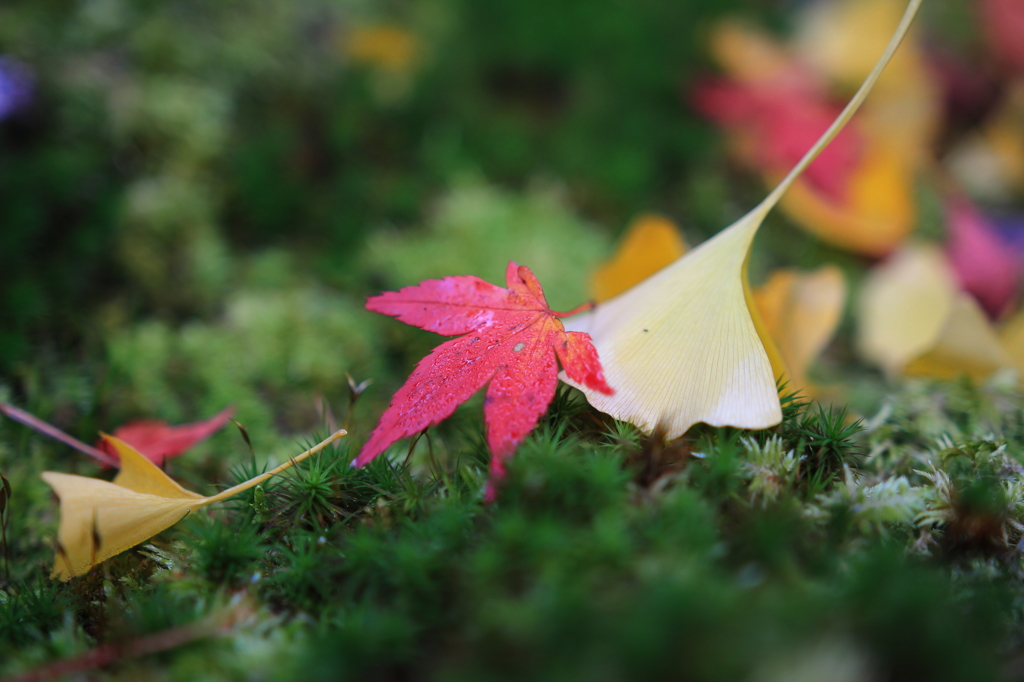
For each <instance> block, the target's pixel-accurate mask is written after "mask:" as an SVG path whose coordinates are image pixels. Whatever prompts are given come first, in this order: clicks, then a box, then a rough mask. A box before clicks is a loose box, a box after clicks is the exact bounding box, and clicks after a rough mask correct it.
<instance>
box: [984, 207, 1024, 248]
mask: <svg viewBox="0 0 1024 682" xmlns="http://www.w3.org/2000/svg"><path fill="white" fill-rule="evenodd" d="M988 219H989V222H990V223H991V224H992V226H993V227H994V228H995V230H996V232H997V233H998V234H999V236H1000V237H1002V238H1003V241H1005V242H1006V243H1007V244H1009V245H1010V246H1012V247H1013V248H1014V250H1016V251H1017V252H1018V253H1020V254H1024V213H1016V214H1014V213H1008V214H1003V215H999V214H995V215H992V214H990V215H989V216H988Z"/></svg>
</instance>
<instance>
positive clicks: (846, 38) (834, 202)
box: [696, 0, 939, 256]
mask: <svg viewBox="0 0 1024 682" xmlns="http://www.w3.org/2000/svg"><path fill="white" fill-rule="evenodd" d="M898 16H899V13H898V6H896V5H894V3H893V2H891V1H890V0H858V1H857V2H842V1H840V2H831V3H816V4H815V5H814V7H813V8H812V9H809V10H808V11H807V12H806V16H805V19H804V21H803V24H804V26H803V30H802V32H801V40H800V43H799V47H800V48H802V50H801V52H800V57H802V59H801V58H797V56H795V55H793V54H792V53H791V52H790V51H789V50H788V49H786V48H784V47H783V46H781V45H779V44H777V43H776V42H775V41H774V40H773V39H772V38H770V37H768V36H766V35H765V34H763V33H760V32H757V31H756V30H753V29H738V28H737V26H736V25H735V23H734V22H727V23H724V24H722V25H721V26H720V27H718V28H717V29H716V31H715V32H714V34H713V37H712V51H713V53H714V56H715V58H716V60H717V61H718V62H719V64H721V65H722V66H723V68H724V69H725V70H726V72H727V73H728V75H729V76H730V78H731V80H730V81H722V82H719V84H718V85H717V87H714V88H708V87H704V88H699V89H698V90H697V91H696V103H697V105H698V108H700V109H701V110H702V112H703V113H705V115H707V116H708V117H710V118H711V119H712V120H714V121H715V122H716V123H718V124H719V125H721V126H722V127H723V128H725V130H726V131H727V132H728V139H729V141H730V146H731V147H732V149H733V151H734V152H735V153H736V154H737V155H738V156H739V157H740V158H741V159H742V160H743V161H744V162H745V163H747V164H748V165H749V166H751V167H753V168H754V169H756V170H759V171H760V172H761V173H762V174H763V176H764V177H765V180H766V181H767V182H769V183H771V184H775V183H777V182H778V181H779V179H780V178H781V177H782V175H783V174H784V173H785V171H786V170H787V169H788V168H790V167H791V166H792V165H793V163H794V162H795V161H796V160H797V159H798V158H799V157H800V156H801V155H802V154H803V151H804V150H805V149H806V148H807V147H808V146H809V145H810V142H811V141H812V140H813V139H815V138H816V137H817V135H818V134H819V133H820V132H821V131H822V130H824V129H825V127H826V126H827V125H828V123H829V122H830V121H831V120H832V119H833V118H834V116H835V114H834V111H835V107H834V106H833V105H832V103H831V98H830V93H831V92H834V91H835V89H836V86H837V85H839V86H840V88H843V87H845V86H846V85H855V84H857V83H860V82H861V81H862V80H863V79H864V78H865V77H866V75H867V73H868V72H869V71H870V69H871V68H872V66H873V65H874V55H875V54H877V50H876V48H878V49H881V46H882V45H884V44H885V43H886V41H887V40H888V39H889V28H890V27H891V26H892V25H893V23H894V22H895V20H896V19H895V18H896V17H898ZM751 44H753V45H754V46H755V47H753V48H752V47H751ZM938 116H939V92H938V87H937V86H936V85H935V84H934V83H933V79H931V78H930V77H929V73H928V71H927V69H925V67H924V64H923V60H922V59H921V58H920V55H919V54H918V50H917V49H916V48H915V46H914V45H913V44H912V43H911V44H908V45H905V46H904V47H903V48H902V49H901V50H900V52H899V53H898V54H897V55H896V56H895V57H894V58H893V63H892V64H890V65H889V67H888V68H887V69H886V73H885V74H884V75H883V76H881V77H880V78H879V79H878V85H877V88H876V92H875V94H874V95H873V96H872V99H871V102H870V103H869V104H868V105H866V106H865V107H864V111H863V113H862V114H861V116H860V117H859V118H858V121H857V123H856V124H855V125H854V126H851V127H850V129H849V130H847V131H845V132H844V133H843V134H842V135H840V136H838V137H837V139H836V140H835V141H834V142H833V143H832V144H831V145H830V147H829V149H828V150H826V151H825V152H823V153H822V155H821V157H820V158H818V159H817V160H815V162H814V163H813V164H811V165H810V166H809V167H808V168H807V172H806V173H805V174H804V176H803V177H801V178H799V179H797V180H796V181H794V182H793V187H792V189H791V190H790V191H789V192H788V193H787V194H786V196H785V197H783V198H782V201H781V202H780V204H779V205H780V208H781V209H782V211H783V212H784V213H785V214H786V215H787V216H788V217H789V218H790V219H792V220H793V221H794V222H795V223H796V224H797V225H799V226H800V227H801V228H803V229H805V230H806V231H808V232H810V233H811V234H814V235H815V236H817V237H819V238H820V239H822V240H823V241H826V242H828V243H830V244H833V245H835V246H838V247H840V248H843V249H845V250H848V251H852V252H855V253H860V254H864V255H869V256H883V255H885V254H887V253H889V252H891V251H892V250H893V249H895V248H897V247H898V246H899V245H900V244H901V243H902V242H903V241H904V240H905V239H906V237H907V235H908V234H910V232H911V231H912V230H913V227H914V223H915V219H916V213H917V207H916V201H915V197H914V178H915V175H916V173H917V171H918V169H919V168H920V167H921V166H922V165H923V164H925V163H927V162H930V161H931V156H930V151H929V150H930V148H931V141H932V139H933V138H934V136H935V131H936V129H937V125H938Z"/></svg>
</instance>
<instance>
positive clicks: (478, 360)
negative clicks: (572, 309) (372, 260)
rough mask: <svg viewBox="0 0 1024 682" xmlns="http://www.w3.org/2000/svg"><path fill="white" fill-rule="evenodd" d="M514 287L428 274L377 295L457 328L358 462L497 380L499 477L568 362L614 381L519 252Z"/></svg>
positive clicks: (489, 421) (404, 317)
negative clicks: (551, 304)
mask: <svg viewBox="0 0 1024 682" xmlns="http://www.w3.org/2000/svg"><path fill="white" fill-rule="evenodd" d="M506 281H507V286H508V288H507V289H503V288H501V287H499V286H497V285H494V284H490V283H488V282H485V281H483V280H482V279H480V278H478V277H473V276H461V277H445V278H444V279H440V280H426V281H424V282H420V283H419V284H417V285H416V286H411V287H405V288H404V289H401V290H400V291H397V292H396V291H389V292H385V293H383V294H381V295H379V296H372V297H370V298H369V299H368V300H367V302H366V308H367V309H368V310H372V311H374V312H378V313H382V314H384V315H391V316H393V317H397V318H398V319H399V320H401V321H402V322H405V323H406V324H410V325H413V326H415V327H420V328H421V329H426V330H427V331H432V332H435V333H437V334H442V335H444V336H456V335H459V334H463V335H464V336H460V337H459V338H457V339H452V340H451V341H446V342H444V343H442V344H441V345H440V346H438V347H437V348H435V349H434V350H433V351H431V353H430V355H428V356H426V357H425V358H423V359H422V360H420V361H419V363H418V364H417V365H416V369H415V370H414V371H413V373H412V374H411V375H410V376H409V379H408V380H407V381H406V382H405V385H404V386H402V388H400V389H399V390H398V392H397V393H395V395H394V397H392V399H391V405H390V406H389V407H388V409H387V410H386V411H385V412H384V414H383V415H382V416H381V418H380V422H379V423H378V424H377V427H376V428H375V429H374V430H373V433H371V434H370V438H369V440H367V442H366V443H365V444H364V445H363V448H362V450H361V451H360V452H359V456H358V457H357V458H356V459H355V462H354V464H355V465H356V466H362V465H363V464H366V463H367V462H369V461H370V460H372V459H373V458H374V457H376V456H377V455H379V454H380V453H382V452H384V450H385V449H387V448H388V446H390V445H391V444H392V443H394V442H395V441H397V440H398V439H400V438H405V437H408V436H411V435H413V434H416V433H419V432H420V431H423V430H424V429H426V428H427V427H429V426H433V425H435V424H437V423H439V422H440V421H442V420H443V419H445V418H447V417H448V416H449V415H451V413H452V412H454V411H455V408H456V407H458V406H459V405H461V404H462V403H463V402H465V401H466V400H467V399H468V398H469V397H470V396H471V395H473V394H474V393H475V392H476V391H478V390H479V389H480V388H482V387H483V386H485V385H488V384H489V386H488V389H487V395H486V397H485V399H484V422H485V423H486V426H487V444H488V445H489V446H490V449H491V486H490V487H489V493H488V494H489V496H490V497H493V495H494V487H493V484H494V483H495V482H496V481H497V480H499V479H500V478H501V477H502V476H503V475H504V472H505V467H504V461H505V459H507V458H508V457H509V456H511V455H512V453H513V452H515V449H516V447H517V446H518V445H519V443H521V442H522V440H523V439H524V438H525V437H526V435H527V434H528V433H529V432H530V431H531V430H532V429H533V427H534V426H536V424H537V420H538V419H539V418H540V417H541V415H543V414H544V412H545V411H546V410H547V408H548V405H549V404H550V403H551V399H552V398H553V397H554V394H555V388H556V386H557V384H558V368H557V363H556V356H557V362H560V363H561V365H562V368H563V370H564V371H565V372H566V374H567V375H568V376H570V377H572V378H573V379H574V380H575V381H577V382H579V384H580V385H583V386H587V387H588V388H590V389H591V390H593V391H596V392H598V393H601V394H610V393H612V392H613V391H612V389H611V388H609V386H608V384H607V383H605V380H604V376H603V375H602V372H601V363H600V362H599V361H598V358H597V352H596V351H595V350H594V347H593V345H591V342H590V337H588V336H587V335H586V334H580V333H576V332H566V331H565V329H564V328H563V326H562V323H561V322H560V321H559V319H558V318H559V317H564V316H565V315H566V314H568V313H565V314H563V313H556V312H553V311H552V310H551V309H550V308H549V307H548V304H547V300H546V299H545V298H544V291H543V290H542V289H541V286H540V283H539V282H538V281H537V279H536V277H534V276H533V273H532V272H530V269H529V268H527V267H521V266H519V265H516V264H515V263H514V262H510V263H509V264H508V269H507V271H506Z"/></svg>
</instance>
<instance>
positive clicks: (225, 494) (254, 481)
mask: <svg viewBox="0 0 1024 682" xmlns="http://www.w3.org/2000/svg"><path fill="white" fill-rule="evenodd" d="M347 433H348V431H345V430H344V429H339V430H338V431H335V432H334V433H332V434H331V435H330V436H328V437H327V438H326V439H324V440H323V441H321V442H320V443H317V444H316V445H314V446H313V447H311V448H310V449H308V450H306V451H305V452H303V453H302V454H299V455H296V456H295V457H292V458H290V459H289V460H288V461H287V462H285V463H284V464H282V465H280V466H278V467H275V468H273V469H271V470H270V471H268V472H266V473H264V474H260V475H259V476H256V477H255V478H250V479H249V480H248V481H245V482H244V483H239V484H238V485H236V486H233V487H231V488H228V489H227V490H223V491H221V492H220V493H218V494H216V495H214V496H213V497H210V498H207V499H206V501H205V503H204V504H213V503H214V502H220V501H221V500H226V499H227V498H229V497H232V496H233V495H237V494H238V493H240V492H242V491H243V490H248V489H249V488H253V487H255V486H257V485H259V484H260V483H263V481H265V480H267V479H268V478H270V477H272V476H276V475H277V474H279V473H281V472H282V471H285V470H287V469H290V468H291V467H293V466H295V465H296V464H298V463H299V462H301V461H302V460H304V459H306V458H307V457H309V456H311V455H315V454H316V453H318V452H320V451H321V450H323V449H324V448H325V447H327V446H328V445H330V444H331V443H333V442H334V441H336V440H338V439H339V438H341V437H342V436H344V435H346V434H347Z"/></svg>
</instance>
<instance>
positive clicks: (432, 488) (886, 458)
mask: <svg viewBox="0 0 1024 682" xmlns="http://www.w3.org/2000/svg"><path fill="white" fill-rule="evenodd" d="M2 434H3V435H2V439H3V440H2V442H3V443H5V447H7V448H10V450H11V452H12V454H14V455H15V456H14V457H13V458H7V460H6V461H9V462H14V463H15V466H14V467H13V468H12V467H9V470H8V471H7V475H8V478H10V479H11V480H12V481H13V482H15V483H16V485H14V489H13V496H12V498H11V500H10V505H9V508H8V515H9V517H10V525H9V527H8V535H9V545H10V555H11V578H10V582H9V583H7V584H6V589H5V591H4V592H3V596H2V604H0V614H2V620H0V646H2V647H3V651H2V652H0V654H2V656H0V660H2V661H3V662H2V664H0V665H2V668H0V672H2V673H3V674H13V673H16V672H19V671H25V670H31V669H33V668H35V667H37V666H38V665H40V664H41V663H43V662H46V661H52V660H53V659H56V658H62V657H68V656H74V655H76V654H81V653H83V652H85V651H86V650H88V649H91V648H95V647H98V646H103V645H106V644H111V643H114V644H123V645H124V651H125V652H130V651H132V648H133V646H136V645H138V643H139V642H144V641H148V640H147V639H146V638H147V637H149V636H151V635H153V636H154V637H155V638H156V640H157V641H160V637H161V636H167V635H166V633H167V632H172V633H173V632H176V630H175V628H182V627H183V626H186V627H188V626H191V627H192V628H194V629H195V634H194V637H190V639H194V641H189V642H188V643H186V644H183V645H181V646H174V647H170V650H168V651H166V652H162V653H156V654H153V655H151V656H145V657H142V658H138V659H135V658H131V657H128V656H126V657H124V659H123V660H122V657H121V656H116V657H115V659H114V660H115V662H112V663H111V664H110V665H108V666H106V667H105V668H104V670H103V672H102V674H100V676H101V677H102V678H104V679H132V678H137V677H138V676H139V675H145V676H146V677H147V678H149V679H225V680H233V679H294V678H295V677H298V676H301V677H302V678H303V679H310V680H313V679H386V680H391V679H445V680H472V679H480V680H484V679H488V680H491V679H509V680H512V679H551V680H562V679H607V680H617V679H623V680H626V679H641V678H642V679H669V678H672V679H680V678H682V679H708V680H718V679H721V680H733V679H756V680H760V679H768V680H776V679H777V680H783V679H785V680H794V679H797V680H803V679H807V680H812V679H843V680H847V679H848V680H869V679H870V680H873V679H900V680H903V679H929V680H945V679H948V680H966V679H972V680H985V679H1003V678H1005V677H1007V676H1012V675H1013V674H1014V671H1015V670H1016V666H1018V665H1019V664H1020V663H1019V661H1020V655H1021V653H1022V650H1021V645H1022V642H1024V639H1022V636H1024V630H1022V628H1021V622H1022V620H1021V619H1022V615H1024V614H1022V612H1021V605H1022V604H1024V588H1022V583H1021V577H1022V575H1021V569H1022V556H1021V553H1020V551H1019V549H1018V545H1019V543H1020V542H1021V539H1022V537H1024V523H1022V522H1024V483H1022V482H1021V481H1020V480H1019V478H1020V473H1021V472H1022V471H1024V469H1022V466H1024V401H1022V399H1021V398H1020V396H1019V395H1017V394H1016V393H1015V392H1014V391H1013V390H1009V389H1008V388H1006V387H1003V386H999V385H998V384H997V383H996V384H992V385H989V386H986V387H984V388H981V389H977V388H972V387H971V386H969V385H967V384H964V383H951V384H939V383H929V382H921V383H913V384H910V385H908V386H906V387H904V388H903V389H901V390H900V391H899V392H898V393H895V394H893V395H892V396H891V399H890V400H889V402H887V403H886V406H885V407H883V409H882V410H881V411H880V412H879V413H878V414H877V415H875V416H874V417H872V418H871V419H870V420H869V422H868V423H867V424H866V425H865V424H863V423H860V422H853V421H851V420H849V419H848V418H843V416H842V414H841V413H838V412H834V411H830V410H827V409H820V408H810V407H806V406H803V405H801V404H800V403H799V401H798V400H790V401H789V402H788V404H787V409H786V420H785V421H784V422H783V424H781V425H780V426H779V427H777V428H776V429H773V430H771V431H769V432H761V433H755V432H750V433H744V432H737V431H734V430H731V429H705V430H704V431H703V432H701V433H698V434H696V435H695V436H693V437H688V438H685V439H682V440H680V441H675V442H671V443H664V442H662V441H660V440H659V439H658V438H657V436H656V435H655V436H644V435H642V434H639V433H637V432H636V431H635V430H634V429H633V428H632V427H630V426H629V425H626V424H622V423H615V422H610V421H609V420H607V418H605V417H603V416H601V415H599V414H597V413H595V412H593V411H591V410H590V409H589V408H587V407H586V405H585V403H583V402H582V401H581V400H580V398H579V396H577V395H574V394H573V393H571V392H569V391H563V393H562V394H561V395H560V396H559V399H558V400H557V401H556V403H555V404H554V405H553V407H552V409H551V411H550V413H549V415H548V416H547V417H546V419H545V422H544V424H543V425H542V427H541V428H539V429H538V431H537V432H536V433H535V434H534V435H532V436H531V437H530V438H529V440H528V441H527V442H526V443H525V444H524V446H523V447H522V448H521V449H520V451H519V453H518V454H517V456H516V457H515V458H514V459H513V461H512V463H511V466H510V472H509V477H508V479H507V481H506V482H505V484H504V486H503V488H502V490H501V495H500V499H499V500H498V502H497V503H496V504H493V505H485V504H484V503H483V502H482V498H481V491H482V486H483V483H484V480H485V471H486V469H485V466H486V461H485V457H486V454H485V452H484V448H483V445H482V438H481V424H480V420H479V417H478V415H477V414H476V410H474V409H465V410H463V411H461V412H460V414H459V415H457V417H456V418H455V419H454V420H453V423H450V424H446V425H445V426H444V427H443V428H440V429H438V430H437V431H436V432H430V433H429V434H428V435H427V436H426V437H424V438H421V439H420V440H419V441H418V442H416V444H415V446H414V447H413V448H412V449H410V448H409V444H408V443H405V444H402V445H401V446H399V447H396V448H393V449H392V450H391V452H390V453H389V456H388V457H387V458H380V459H378V460H377V461H375V462H374V463H373V464H371V465H370V466H368V467H366V468H364V469H353V468H351V467H349V466H348V462H349V461H350V459H351V457H352V453H351V452H350V449H349V446H348V445H347V444H346V445H342V446H341V447H340V448H338V449H337V450H330V449H329V450H327V451H325V452H324V453H323V454H322V455H320V456H319V457H318V458H316V459H313V460H312V461H310V462H308V463H306V464H303V465H302V466H300V467H298V468H297V470H295V471H294V472H293V473H291V474H286V475H284V476H282V477H280V478H279V479H278V480H276V481H273V482H272V483H270V484H269V485H266V486H264V487H261V488H260V489H258V490H256V491H254V492H253V493H252V494H250V495H247V496H246V497H244V498H240V499H238V500H236V501H234V502H233V503H232V504H229V505H226V506H224V507H223V508H220V509H215V510H211V511H209V512H208V513H203V514H201V515H197V516H196V517H193V518H189V519H187V520H186V521H185V522H183V523H181V524H179V525H178V526H176V527H174V528H173V529H171V530H170V531H167V532H165V533H163V534H162V535H160V536H158V537H157V538H155V539H154V540H153V541H152V542H150V543H147V544H146V545H144V546H142V547H140V548H138V549H135V550H132V551H130V552H127V553H125V554H123V555H121V556H119V557H117V558H115V559H112V560H110V561H108V562H106V564H104V565H103V566H101V567H98V568H97V569H95V570H94V571H93V572H92V573H91V574H89V575H88V576H83V577H79V578H77V579H75V580H73V581H71V582H69V583H64V584H62V583H56V582H51V581H49V580H47V579H46V578H45V574H46V571H47V567H48V564H49V562H50V561H51V559H52V557H51V550H50V547H49V542H50V540H51V538H52V534H53V521H54V510H55V505H54V504H53V503H52V501H51V500H50V499H49V496H48V495H47V493H46V490H45V488H44V487H43V486H42V484H41V483H37V482H36V480H35V479H34V477H33V476H32V475H31V474H33V473H34V471H33V469H34V468H35V467H36V466H38V465H39V464H40V463H41V461H43V458H44V457H53V458H54V459H55V460H57V461H67V460H70V459H72V458H74V457H77V455H68V454H64V453H61V454H57V453H55V452H53V450H55V449H56V446H53V445H51V444H49V443H45V442H41V441H40V440H39V439H37V438H35V437H25V434H24V433H22V431H21V429H20V427H15V426H14V425H12V424H5V425H4V427H3V431H2ZM233 435H234V434H233ZM239 440H241V438H240V437H239ZM299 446H300V444H296V449H297V448H298V447H299ZM255 448H256V450H257V452H258V450H259V443H258V442H256V443H255ZM51 466H52V464H51ZM252 466H254V465H249V466H246V467H237V471H236V473H237V477H238V478H242V477H244V476H246V475H248V470H251V468H252ZM176 468H177V462H172V464H171V471H172V472H175V473H176V471H175V470H176ZM196 468H197V469H200V470H201V469H202V467H196ZM227 480H228V482H230V478H228V479H227ZM196 482H198V481H196ZM44 521H45V522H44ZM161 633H163V635H161ZM95 674H99V673H95ZM837 675H838V677H837Z"/></svg>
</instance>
